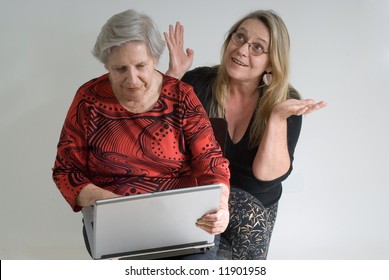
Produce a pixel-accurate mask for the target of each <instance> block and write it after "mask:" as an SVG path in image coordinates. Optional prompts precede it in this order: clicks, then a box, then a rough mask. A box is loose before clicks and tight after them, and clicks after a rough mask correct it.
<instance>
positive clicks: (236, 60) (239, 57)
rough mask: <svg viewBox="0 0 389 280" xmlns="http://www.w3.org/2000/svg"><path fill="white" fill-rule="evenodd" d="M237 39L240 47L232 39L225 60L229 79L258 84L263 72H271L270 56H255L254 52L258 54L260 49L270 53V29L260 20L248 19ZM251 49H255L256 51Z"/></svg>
mask: <svg viewBox="0 0 389 280" xmlns="http://www.w3.org/2000/svg"><path fill="white" fill-rule="evenodd" d="M235 39H239V42H240V45H238V44H236V43H235V42H234V40H232V39H231V40H230V42H229V43H228V45H227V49H226V52H225V54H224V58H223V59H224V63H225V65H226V69H227V73H228V75H229V77H230V78H231V79H232V80H238V81H241V82H247V81H255V82H256V83H258V82H259V77H260V76H261V75H262V74H263V72H265V71H270V70H271V69H270V56H269V54H268V53H262V54H261V55H254V54H253V53H252V52H254V53H256V54H257V53H258V52H257V51H258V50H259V49H260V48H262V50H263V51H264V52H268V51H269V46H270V33H269V30H268V28H267V27H266V26H265V25H264V24H263V23H262V22H261V21H259V20H256V19H247V20H245V21H244V22H242V24H241V25H240V26H239V28H238V29H237V31H236V34H235ZM242 43H243V45H242ZM250 48H255V49H256V51H255V50H250Z"/></svg>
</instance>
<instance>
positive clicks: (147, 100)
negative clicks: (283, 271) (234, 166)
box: [53, 10, 229, 258]
mask: <svg viewBox="0 0 389 280" xmlns="http://www.w3.org/2000/svg"><path fill="white" fill-rule="evenodd" d="M164 47H165V42H164V40H163V39H162V36H161V34H160V33H159V31H158V29H157V28H156V26H155V24H154V23H153V21H152V20H151V19H150V18H149V17H148V16H146V15H144V14H140V13H138V12H136V11H133V10H128V11H125V12H122V13H119V14H116V15H114V16H113V17H112V18H110V19H109V20H108V21H107V23H106V24H105V25H104V26H103V27H102V29H101V32H100V34H99V36H98V38H97V41H96V44H95V47H94V50H93V54H94V56H96V57H97V58H98V59H99V60H100V61H101V62H102V63H103V64H104V66H105V68H106V69H107V71H108V73H107V74H104V75H102V76H100V77H98V78H95V79H92V80H90V81H89V82H87V83H85V84H84V85H82V86H81V87H80V88H79V90H78V91H77V93H76V95H75V97H74V100H73V102H72V104H71V106H70V109H69V111H68V114H67V116H66V119H65V123H64V126H63V129H62V132H61V135H60V140H59V143H58V153H57V157H56V161H55V165H54V168H53V179H54V181H55V183H56V185H57V187H58V189H59V191H60V192H61V194H62V195H63V197H64V198H65V199H66V201H67V202H68V203H69V205H70V206H71V207H72V209H73V210H74V211H80V210H81V208H82V207H85V206H90V205H93V204H94V202H95V201H96V200H97V199H104V198H113V197H117V196H127V195H136V194H142V193H149V192H157V191H164V190H171V189H178V188H184V187H190V186H196V185H204V184H212V183H221V184H222V185H223V189H222V198H221V203H220V208H219V209H218V211H217V212H216V213H212V214H206V215H204V216H203V217H202V218H201V219H199V221H198V222H197V225H198V227H200V228H202V229H203V230H205V231H207V232H209V233H211V234H220V233H221V232H223V231H224V230H225V229H226V227H227V224H228V220H229V211H228V196H229V169H228V164H229V163H228V160H226V159H225V158H223V157H222V152H221V149H220V146H219V144H218V143H217V142H216V140H215V137H214V135H213V130H212V127H211V125H210V122H209V119H208V117H207V114H206V112H205V110H204V109H203V107H202V105H201V103H200V101H199V100H198V98H197V96H196V94H195V93H194V91H193V89H192V87H190V86H188V85H186V84H184V83H182V82H180V81H179V80H177V79H175V78H171V77H168V76H165V75H164V74H162V73H160V72H158V71H157V70H155V68H156V67H157V64H158V61H159V58H160V56H161V54H162V52H163V50H164ZM183 211H184V209H183ZM194 222H195V221H194ZM216 249H217V246H216V248H215V250H216ZM207 254H208V255H207ZM200 255H201V254H200ZM213 257H214V255H212V252H209V253H206V254H204V256H200V257H199V256H196V258H213Z"/></svg>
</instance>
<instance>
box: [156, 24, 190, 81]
mask: <svg viewBox="0 0 389 280" xmlns="http://www.w3.org/2000/svg"><path fill="white" fill-rule="evenodd" d="M163 35H164V36H165V40H166V43H167V46H168V49H169V69H168V70H167V72H166V75H169V76H172V77H175V78H177V79H181V78H182V76H184V74H185V73H186V72H187V71H188V70H189V68H190V67H191V66H192V63H193V56H194V52H193V50H192V49H189V48H187V49H186V51H184V26H183V25H181V24H180V23H179V22H177V23H176V26H175V27H173V25H169V33H167V32H164V33H163Z"/></svg>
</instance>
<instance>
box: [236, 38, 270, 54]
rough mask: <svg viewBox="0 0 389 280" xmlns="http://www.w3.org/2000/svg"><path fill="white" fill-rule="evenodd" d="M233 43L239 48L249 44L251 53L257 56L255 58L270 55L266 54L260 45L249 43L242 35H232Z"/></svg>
mask: <svg viewBox="0 0 389 280" xmlns="http://www.w3.org/2000/svg"><path fill="white" fill-rule="evenodd" d="M231 41H232V42H233V43H234V44H235V45H237V46H243V45H244V44H246V43H247V44H248V45H249V51H250V53H251V54H252V55H255V56H259V55H261V54H263V53H269V52H265V51H264V50H263V49H262V46H261V45H260V44H258V43H249V42H248V41H247V40H246V38H245V37H244V35H243V34H241V33H236V32H235V33H232V35H231Z"/></svg>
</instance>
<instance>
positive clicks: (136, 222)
mask: <svg viewBox="0 0 389 280" xmlns="http://www.w3.org/2000/svg"><path fill="white" fill-rule="evenodd" d="M220 196H221V185H220V184H216V185H207V186H198V187H191V188H184V189H177V190H169V191H163V192H157V193H150V194H144V195H135V196H126V197H119V198H114V199H105V200H98V201H96V205H95V206H94V207H93V217H92V223H93V227H92V232H93V233H92V234H93V236H91V238H89V236H90V234H88V238H89V239H92V240H89V242H90V245H91V250H92V256H93V258H95V259H99V258H105V257H115V256H120V255H122V256H124V255H131V254H133V253H139V252H142V251H146V252H147V251H149V252H150V251H153V250H156V251H158V250H162V249H168V248H177V249H180V247H185V246H193V245H196V244H197V245H198V244H210V243H213V241H214V235H211V234H209V233H207V232H205V231H204V230H202V229H200V228H198V227H196V225H195V224H196V220H197V219H199V218H201V216H203V215H204V214H206V213H210V212H215V211H216V210H217V209H218V206H219V202H220ZM89 211H90V209H89ZM86 212H88V211H86ZM90 214H92V213H90ZM84 219H85V213H84ZM87 231H88V228H87Z"/></svg>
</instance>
